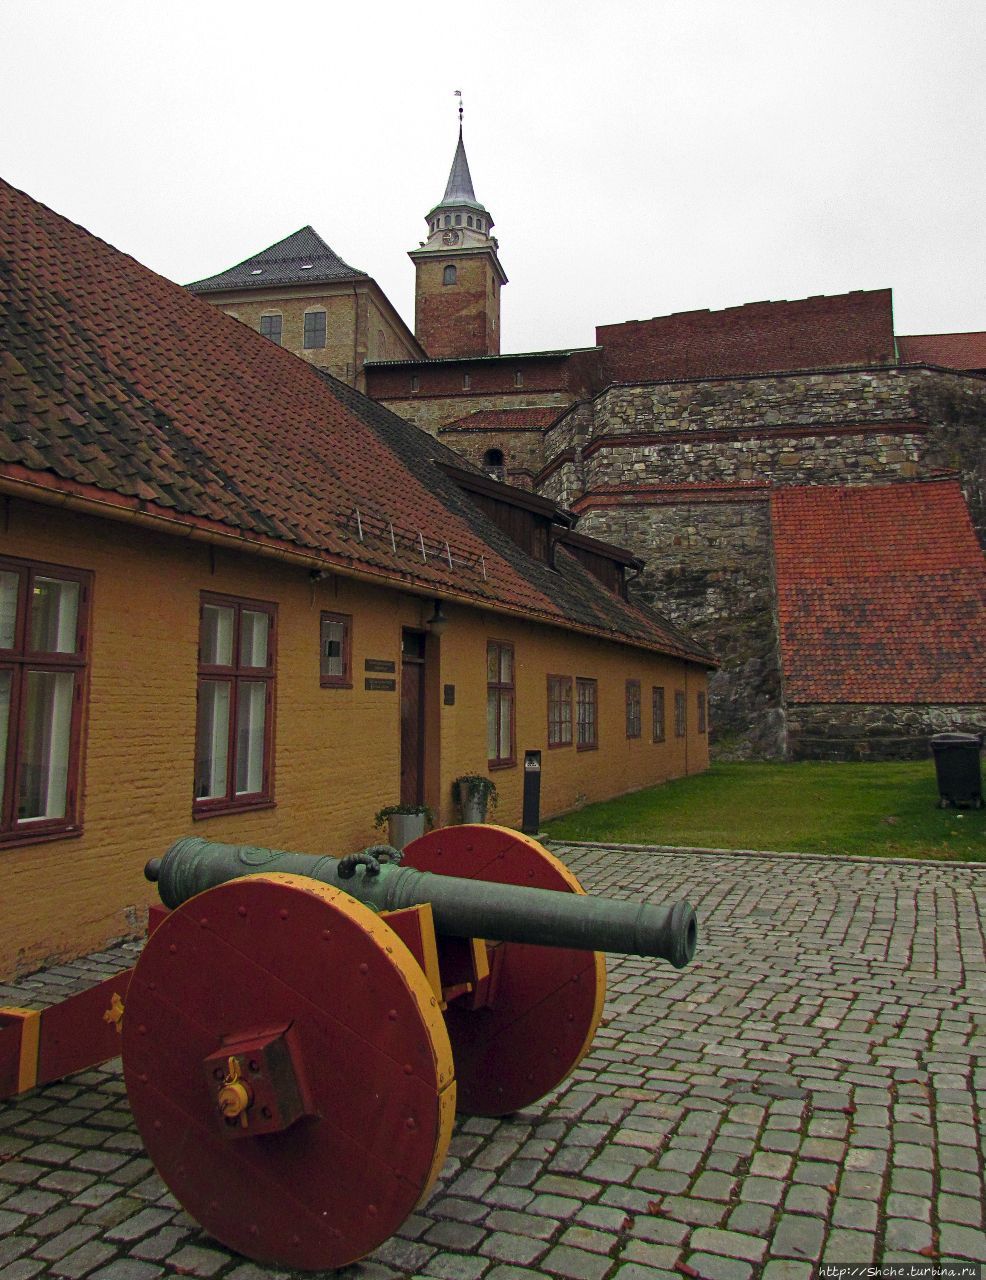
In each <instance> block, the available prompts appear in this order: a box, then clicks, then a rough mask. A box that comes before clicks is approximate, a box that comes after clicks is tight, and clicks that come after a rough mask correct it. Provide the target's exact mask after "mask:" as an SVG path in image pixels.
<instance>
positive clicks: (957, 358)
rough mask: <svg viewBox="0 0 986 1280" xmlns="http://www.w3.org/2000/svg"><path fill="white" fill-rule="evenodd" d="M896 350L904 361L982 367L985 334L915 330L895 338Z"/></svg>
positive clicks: (985, 363)
mask: <svg viewBox="0 0 986 1280" xmlns="http://www.w3.org/2000/svg"><path fill="white" fill-rule="evenodd" d="M897 350H898V351H899V352H900V358H901V360H902V361H903V362H904V363H905V364H937V365H941V366H942V367H943V368H945V369H962V370H970V369H986V333H915V334H911V335H910V336H909V337H898V338H897Z"/></svg>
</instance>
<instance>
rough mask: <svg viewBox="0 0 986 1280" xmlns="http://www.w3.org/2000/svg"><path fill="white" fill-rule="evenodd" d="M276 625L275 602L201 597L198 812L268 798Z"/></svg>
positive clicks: (265, 801) (224, 809)
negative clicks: (273, 603) (266, 602)
mask: <svg viewBox="0 0 986 1280" xmlns="http://www.w3.org/2000/svg"><path fill="white" fill-rule="evenodd" d="M274 619H275V606H274V605H272V604H265V603H263V602H261V601H257V600H237V599H233V598H231V597H229V596H216V595H211V594H203V596H202V604H201V608H200V611H199V684H198V716H197V726H196V734H195V804H194V812H195V813H196V814H199V815H203V816H204V815H206V814H209V813H217V812H222V813H225V812H229V811H230V810H231V809H245V808H250V807H252V806H255V805H258V804H269V803H271V801H272V800H273V794H272V787H271V764H272V745H273V732H272V730H273V724H272V719H273V710H274Z"/></svg>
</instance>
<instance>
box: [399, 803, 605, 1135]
mask: <svg viewBox="0 0 986 1280" xmlns="http://www.w3.org/2000/svg"><path fill="white" fill-rule="evenodd" d="M404 862H405V863H406V864H407V865H408V866H412V867H415V868H417V869H418V870H419V871H432V872H435V873H437V874H444V875H450V876H462V877H464V878H466V879H471V880H488V881H492V882H494V883H496V884H518V885H529V886H531V887H532V888H537V889H555V890H559V891H561V892H567V893H582V892H583V889H582V886H581V885H580V884H579V882H578V880H577V879H576V878H575V876H574V875H572V873H571V872H570V871H569V870H568V868H567V867H566V866H565V865H564V863H562V862H560V861H559V860H558V859H557V858H556V857H555V856H554V855H553V854H551V853H549V852H548V851H547V850H546V849H544V848H543V847H542V846H541V845H540V844H538V843H537V841H536V840H532V839H531V838H530V837H529V836H525V835H521V834H520V833H519V832H517V831H510V830H509V829H508V828H506V827H496V826H491V825H488V824H483V825H476V826H471V825H465V826H459V827H445V828H442V829H440V830H437V831H431V832H429V833H428V834H427V835H424V836H422V837H420V839H418V840H414V841H412V842H411V843H410V844H409V845H408V846H407V848H406V849H405V850H404ZM499 949H500V951H501V953H502V954H501V955H500V956H499V957H498V962H499V971H498V974H497V985H496V990H495V996H494V1000H493V1004H492V1006H491V1007H489V1008H480V1009H469V1008H466V1007H465V1006H464V1005H463V1004H462V1003H461V1002H453V1003H451V1004H450V1005H449V1007H448V1009H447V1010H446V1013H445V1023H446V1026H447V1027H448V1033H449V1038H450V1040H451V1041H452V1053H453V1057H454V1058H455V1074H456V1085H457V1090H458V1109H459V1111H460V1112H462V1113H463V1114H464V1115H478V1116H502V1115H508V1114H510V1113H511V1112H514V1111H519V1110H520V1109H521V1108H523V1107H526V1106H529V1105H530V1103H532V1102H536V1101H537V1099H538V1098H542V1097H544V1095H545V1094H546V1093H549V1092H550V1091H551V1090H552V1089H554V1088H555V1087H556V1086H557V1085H559V1084H560V1083H561V1082H562V1081H563V1080H565V1079H567V1077H568V1076H569V1075H571V1073H572V1072H573V1071H574V1070H575V1068H576V1067H577V1066H578V1064H579V1062H580V1061H581V1060H582V1058H583V1056H584V1055H585V1053H586V1052H587V1050H588V1048H589V1046H590V1045H591V1044H592V1039H593V1036H594V1035H595V1033H596V1028H597V1027H598V1025H599V1019H600V1017H601V1016H602V1009H603V1000H604V998H605V994H606V967H605V963H604V961H603V957H602V956H601V955H600V954H599V953H597V952H594V951H573V950H567V949H564V948H559V947H539V946H532V945H529V944H527V943H519V942H508V943H502V944H501V945H500V948H499Z"/></svg>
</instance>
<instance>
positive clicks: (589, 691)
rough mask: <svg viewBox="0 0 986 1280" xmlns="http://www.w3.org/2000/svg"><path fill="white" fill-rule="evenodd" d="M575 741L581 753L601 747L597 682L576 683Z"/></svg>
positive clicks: (580, 678)
mask: <svg viewBox="0 0 986 1280" xmlns="http://www.w3.org/2000/svg"><path fill="white" fill-rule="evenodd" d="M575 703H576V710H577V716H576V722H575V741H576V745H577V748H578V750H579V751H591V750H593V749H594V748H596V747H598V746H599V723H598V722H599V714H598V704H597V697H596V682H595V680H583V679H582V677H581V676H579V677H578V678H577V679H576V681H575Z"/></svg>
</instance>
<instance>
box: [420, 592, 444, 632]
mask: <svg viewBox="0 0 986 1280" xmlns="http://www.w3.org/2000/svg"><path fill="white" fill-rule="evenodd" d="M425 626H426V627H427V628H428V630H429V631H430V632H431V634H432V635H433V636H440V635H441V634H442V632H443V631H444V630H445V628H446V627H447V626H448V618H446V616H445V614H444V613H442V602H441V600H436V601H435V607H434V609H433V610H432V613H431V617H430V618H426V619H425Z"/></svg>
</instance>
